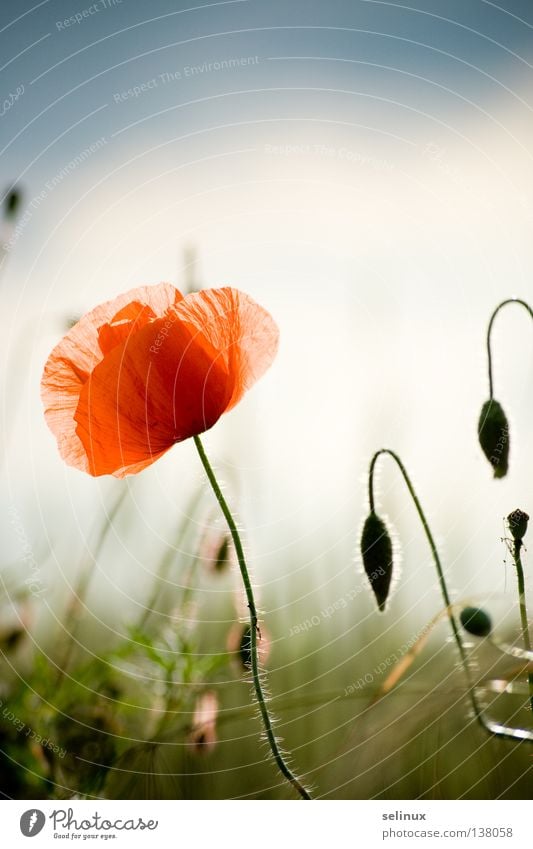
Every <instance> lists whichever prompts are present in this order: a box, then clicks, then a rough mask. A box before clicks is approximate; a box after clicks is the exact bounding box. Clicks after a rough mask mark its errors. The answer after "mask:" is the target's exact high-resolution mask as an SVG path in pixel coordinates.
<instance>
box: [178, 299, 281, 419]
mask: <svg viewBox="0 0 533 849" xmlns="http://www.w3.org/2000/svg"><path fill="white" fill-rule="evenodd" d="M169 312H174V313H175V314H176V315H177V316H179V318H180V320H181V321H185V322H187V323H189V324H190V325H191V326H192V327H193V328H194V330H195V333H196V334H197V336H198V337H202V338H203V339H205V340H206V341H207V342H208V343H209V344H210V345H212V347H213V348H215V349H216V350H217V351H218V355H219V360H220V361H222V362H223V363H224V367H225V369H226V370H227V371H228V374H229V376H230V379H231V382H232V392H231V397H230V398H229V400H228V404H227V406H226V408H225V411H224V412H227V411H228V410H231V409H232V408H233V407H234V406H235V405H236V404H237V403H238V402H239V401H240V400H241V398H242V396H243V395H244V393H245V392H246V391H247V390H248V389H250V387H251V386H253V384H254V383H255V382H256V381H257V380H259V378H260V377H261V376H262V375H263V374H264V373H265V371H266V370H267V369H268V368H269V367H270V365H271V364H272V361H273V360H274V358H275V356H276V352H277V349H278V342H279V331H278V328H277V325H276V323H275V322H274V320H273V318H272V316H271V315H270V314H269V313H268V312H267V311H266V310H265V309H263V307H261V306H259V304H257V303H256V302H255V301H254V300H253V299H252V298H250V297H249V296H248V295H246V294H245V293H244V292H240V291H239V290H238V289H232V288H230V287H225V288H222V289H204V290H202V291H200V292H196V293H194V294H191V295H187V297H186V298H184V299H183V301H180V303H179V304H177V305H176V306H175V307H172V308H171V310H169ZM195 338H196V336H195Z"/></svg>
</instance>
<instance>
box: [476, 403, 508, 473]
mask: <svg viewBox="0 0 533 849" xmlns="http://www.w3.org/2000/svg"><path fill="white" fill-rule="evenodd" d="M477 432H478V437H479V444H480V445H481V448H482V449H483V453H484V455H485V457H486V458H487V460H488V461H489V463H490V464H491V466H492V468H493V469H494V477H495V478H503V477H505V475H506V474H507V469H508V468H509V422H508V421H507V416H506V415H505V413H504V412H503V409H502V406H501V404H500V403H499V402H498V401H495V400H494V399H491V400H489V401H486V402H485V403H484V404H483V409H482V410H481V415H480V417H479V422H478V426H477Z"/></svg>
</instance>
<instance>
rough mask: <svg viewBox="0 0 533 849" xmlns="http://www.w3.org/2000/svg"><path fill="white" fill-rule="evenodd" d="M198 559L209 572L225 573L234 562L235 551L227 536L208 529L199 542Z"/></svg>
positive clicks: (223, 532) (221, 532) (218, 531)
mask: <svg viewBox="0 0 533 849" xmlns="http://www.w3.org/2000/svg"><path fill="white" fill-rule="evenodd" d="M198 557H199V559H200V560H201V561H202V562H203V563H205V565H206V567H207V569H208V571H209V572H212V573H215V574H221V573H223V572H227V571H228V569H230V568H231V566H232V565H233V563H234V561H235V549H234V547H233V543H232V540H231V537H230V536H229V534H228V533H227V532H226V531H220V530H217V529H215V528H208V529H207V530H206V532H205V534H204V536H203V539H202V540H201V542H200V547H199V550H198Z"/></svg>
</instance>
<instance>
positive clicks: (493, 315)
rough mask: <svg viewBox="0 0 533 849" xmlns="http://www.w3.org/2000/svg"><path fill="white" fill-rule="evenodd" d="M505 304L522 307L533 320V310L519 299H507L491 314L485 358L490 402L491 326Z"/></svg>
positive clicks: (491, 382)
mask: <svg viewBox="0 0 533 849" xmlns="http://www.w3.org/2000/svg"><path fill="white" fill-rule="evenodd" d="M507 304H520V306H521V307H524V309H526V310H527V311H528V313H529V314H530V316H531V318H533V309H531V307H530V306H529V304H528V303H527V302H526V301H522V300H521V299H520V298H507V300H505V301H502V302H501V304H498V306H497V307H496V309H495V310H494V312H493V313H492V315H491V317H490V321H489V326H488V328H487V356H488V369H489V398H490V400H491V401H492V399H493V391H494V383H493V379H492V350H491V340H490V337H491V333H492V326H493V324H494V319H495V318H496V316H497V315H498V313H499V311H500V310H501V309H502V307H505V306H506V305H507Z"/></svg>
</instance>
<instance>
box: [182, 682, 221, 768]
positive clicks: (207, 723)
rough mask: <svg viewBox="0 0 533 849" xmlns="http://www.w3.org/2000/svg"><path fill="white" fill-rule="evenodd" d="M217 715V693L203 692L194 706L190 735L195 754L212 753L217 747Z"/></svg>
mask: <svg viewBox="0 0 533 849" xmlns="http://www.w3.org/2000/svg"><path fill="white" fill-rule="evenodd" d="M217 716H218V698H217V696H216V693H212V692H206V693H202V695H201V696H199V697H198V701H197V702H196V706H195V708H194V717H193V726H192V729H191V732H190V734H189V737H188V743H189V745H190V746H191V748H192V750H193V751H194V753H195V754H197V755H204V754H210V753H211V752H212V751H213V749H214V748H215V746H216V744H217V731H216V721H217Z"/></svg>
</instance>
